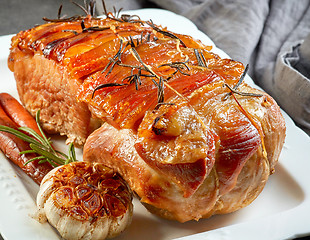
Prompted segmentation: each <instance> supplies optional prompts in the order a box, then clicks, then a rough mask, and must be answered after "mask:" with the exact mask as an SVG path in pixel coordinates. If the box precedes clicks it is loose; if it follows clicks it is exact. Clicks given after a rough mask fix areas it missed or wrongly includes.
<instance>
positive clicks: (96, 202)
mask: <svg viewBox="0 0 310 240" xmlns="http://www.w3.org/2000/svg"><path fill="white" fill-rule="evenodd" d="M37 207H38V219H39V221H44V220H45V219H46V220H47V221H48V222H49V223H50V224H51V225H52V226H53V227H55V228H56V229H57V230H58V232H59V234H60V235H61V236H62V237H63V238H64V239H67V240H79V239H83V240H84V239H85V240H86V239H92V240H101V239H106V238H112V237H115V236H117V235H119V234H120V233H121V232H122V231H124V230H125V229H126V227H127V226H128V225H129V224H130V223H131V219H132V211H133V205H132V194H131V191H130V189H129V188H128V186H127V184H126V182H125V181H124V180H123V179H122V178H121V177H120V176H119V175H118V174H116V173H114V172H113V171H112V170H111V169H110V168H107V167H105V166H104V165H103V164H99V163H86V162H73V163H70V164H67V165H63V166H59V167H57V168H55V169H53V170H52V171H50V172H49V173H48V174H47V175H46V176H45V177H44V178H43V180H42V182H41V185H40V190H39V193H38V195H37Z"/></svg>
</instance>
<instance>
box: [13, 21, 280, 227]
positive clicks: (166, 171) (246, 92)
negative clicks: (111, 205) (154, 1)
mask: <svg viewBox="0 0 310 240" xmlns="http://www.w3.org/2000/svg"><path fill="white" fill-rule="evenodd" d="M211 49H212V47H210V46H205V45H203V44H202V43H201V42H200V41H197V40H194V39H193V38H191V37H189V36H186V35H180V34H175V33H172V32H170V31H168V30H167V29H165V28H162V27H161V26H157V25H154V24H153V23H152V22H151V21H142V20H140V19H139V18H137V17H128V16H126V17H121V18H116V17H114V16H113V15H109V16H108V17H107V18H105V19H97V18H92V17H90V16H87V17H77V18H75V19H70V21H69V20H68V21H67V20H66V21H64V20H58V21H56V20H55V21H51V22H50V23H47V24H44V25H41V26H38V27H36V28H33V29H30V30H28V31H24V32H21V33H19V34H18V35H17V36H15V37H14V38H13V39H12V48H11V54H10V57H9V67H10V69H11V70H12V71H14V75H15V78H16V82H17V88H18V92H19V94H20V98H21V101H22V102H23V104H24V105H25V106H26V108H27V109H28V110H29V111H30V112H31V113H33V114H34V113H35V112H36V111H37V110H38V109H41V118H42V121H43V124H44V125H43V126H44V128H45V129H47V130H50V131H52V132H59V133H61V134H64V135H67V136H68V141H74V142H76V143H77V144H83V143H84V142H85V139H86V138H87V136H88V135H89V134H90V133H91V132H92V130H93V129H94V124H93V122H94V119H97V120H99V121H102V122H105V123H104V124H103V125H102V126H101V127H100V128H99V129H97V130H96V131H94V132H93V133H92V134H91V135H90V136H89V137H88V139H87V141H86V144H85V146H84V160H85V161H90V162H93V161H94V162H102V163H104V164H105V165H107V166H108V167H111V168H112V169H114V170H115V171H117V172H119V173H120V174H121V176H122V177H123V178H124V179H125V180H126V181H127V182H128V184H129V186H130V187H131V189H132V190H133V191H134V192H135V193H136V194H137V196H138V197H139V198H140V200H141V202H142V203H143V204H145V206H146V207H147V208H148V209H149V210H150V211H151V212H154V213H156V214H158V215H160V216H162V217H165V218H168V219H176V220H178V221H180V222H185V221H189V220H192V219H195V220H198V219H200V218H205V217H209V216H211V215H213V214H222V213H228V212H232V211H235V210H237V209H240V208H242V207H244V206H247V205H248V204H250V203H251V202H252V201H253V200H254V199H255V198H256V197H257V196H258V194H259V193H260V192H261V191H262V189H263V187H264V185H265V183H266V180H267V179H268V177H269V175H270V174H271V173H272V172H273V171H274V166H275V164H276V162H277V161H278V158H279V155H280V152H281V149H282V146H283V143H284V138H285V123H284V120H283V117H282V115H281V113H280V109H279V107H278V105H277V104H276V102H275V101H274V100H273V99H272V98H271V97H270V96H269V95H267V94H266V93H264V92H262V91H259V90H256V89H253V88H251V87H250V86H248V85H247V84H245V83H243V82H242V79H243V77H244V71H245V68H244V66H243V64H241V63H240V62H237V61H233V60H231V59H222V58H220V57H219V56H218V55H216V54H214V53H212V52H211Z"/></svg>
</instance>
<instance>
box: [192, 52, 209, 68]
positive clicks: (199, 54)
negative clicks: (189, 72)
mask: <svg viewBox="0 0 310 240" xmlns="http://www.w3.org/2000/svg"><path fill="white" fill-rule="evenodd" d="M194 53H195V56H196V58H197V61H198V66H199V67H207V63H206V59H205V56H204V55H203V54H202V52H199V51H198V50H197V49H194Z"/></svg>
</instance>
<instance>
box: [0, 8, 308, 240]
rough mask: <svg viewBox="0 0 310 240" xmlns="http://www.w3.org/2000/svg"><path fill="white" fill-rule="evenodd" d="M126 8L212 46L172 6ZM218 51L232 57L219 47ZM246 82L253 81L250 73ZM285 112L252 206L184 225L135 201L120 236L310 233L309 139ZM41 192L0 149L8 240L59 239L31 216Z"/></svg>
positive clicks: (0, 217) (0, 204) (5, 77)
mask: <svg viewBox="0 0 310 240" xmlns="http://www.w3.org/2000/svg"><path fill="white" fill-rule="evenodd" d="M128 13H130V14H137V15H139V16H140V17H141V19H143V20H149V19H152V20H153V21H154V23H156V24H161V25H162V26H167V27H168V29H169V30H172V31H174V32H177V33H182V34H188V35H191V36H193V37H195V38H197V39H200V40H201V41H202V42H203V43H205V44H208V45H213V46H214V44H213V43H212V41H211V40H210V39H209V38H208V37H207V36H206V35H205V34H203V33H202V32H200V31H199V30H198V29H197V28H196V26H195V25H194V24H193V23H192V22H190V21H189V20H188V19H186V18H184V17H182V16H179V15H176V14H174V13H171V12H169V11H165V10H160V9H142V10H136V11H131V12H128ZM11 37H12V36H3V37H0V77H1V79H0V91H1V92H8V93H10V94H12V95H13V96H14V97H16V98H17V99H18V94H17V91H16V86H15V80H14V76H13V74H12V73H11V72H10V70H9V69H8V67H7V57H8V55H9V47H10V39H11ZM214 52H216V53H217V54H219V55H220V56H221V57H228V56H227V55H226V54H225V53H224V52H223V51H221V50H220V49H218V48H216V47H215V46H214ZM246 81H247V82H248V83H250V84H251V85H254V84H253V82H252V80H251V79H250V78H249V77H248V76H247V79H246ZM283 115H284V117H285V120H286V124H287V138H286V142H285V146H284V149H283V151H282V154H281V157H280V160H279V164H278V165H277V167H276V172H275V174H273V175H272V176H271V177H270V179H269V181H268V183H267V185H266V187H265V189H264V190H263V192H262V193H261V195H260V196H259V197H258V198H257V199H256V200H255V201H254V202H253V203H252V204H251V205H250V206H248V207H246V208H244V209H241V210H239V211H237V212H235V213H231V214H227V215H222V216H213V217H211V218H209V219H203V220H200V221H199V222H195V221H191V222H187V223H183V224H182V223H177V222H174V221H168V220H163V219H160V218H158V217H156V216H153V215H151V214H150V213H148V212H147V211H146V210H145V209H144V207H143V206H142V205H141V204H140V203H139V202H138V201H137V200H134V207H135V208H134V215H133V221H132V224H131V225H130V227H129V228H128V229H127V230H126V231H125V232H124V233H122V234H121V235H120V236H119V237H117V238H116V239H118V240H120V239H135V240H138V239H148V240H153V239H154V240H155V239H156V240H158V239H172V238H182V239H229V240H231V239H238V240H240V239H285V238H292V237H293V236H302V235H304V234H308V233H310V221H309V214H310V174H309V171H310V138H309V137H308V135H306V134H305V133H304V132H303V131H301V130H300V129H299V128H297V127H296V126H295V125H294V123H293V122H292V120H291V119H290V118H289V117H288V116H287V115H286V114H285V113H283ZM55 142H56V146H58V147H61V148H65V144H64V139H62V138H60V137H56V138H55ZM81 151H82V150H80V151H79V152H78V156H79V159H81V153H82V152H81ZM37 191H38V186H37V185H36V184H35V183H33V181H32V180H31V179H30V178H28V176H26V175H25V174H24V173H23V172H21V171H20V170H19V169H18V168H16V167H15V166H13V165H12V164H10V163H9V161H8V160H7V159H6V158H5V156H4V155H3V154H1V153H0V231H1V234H2V236H3V237H4V239H8V240H15V239H23V240H34V239H49V240H52V239H60V237H59V235H58V234H57V233H56V231H55V230H54V229H53V228H52V227H51V226H50V225H49V224H47V223H46V224H39V223H38V222H36V221H35V220H34V219H33V218H32V217H31V215H32V214H34V213H35V211H36V208H35V198H36V194H37Z"/></svg>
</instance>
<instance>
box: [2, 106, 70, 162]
mask: <svg viewBox="0 0 310 240" xmlns="http://www.w3.org/2000/svg"><path fill="white" fill-rule="evenodd" d="M36 122H37V126H38V128H39V130H40V133H41V135H40V134H38V133H37V132H36V131H34V130H33V129H31V128H29V127H19V128H18V129H14V128H10V127H7V126H3V125H0V131H3V132H7V133H10V134H13V135H15V136H16V137H18V138H20V139H21V140H23V141H25V142H28V143H29V147H30V149H29V150H26V151H22V152H20V154H27V153H36V154H38V156H37V157H34V158H32V159H30V160H29V161H27V162H26V163H25V165H26V164H28V163H30V162H32V161H35V160H39V163H43V162H49V163H50V164H51V165H52V166H53V167H57V166H59V165H64V164H68V163H70V162H75V161H76V155H75V149H74V145H73V144H72V143H71V144H70V145H69V150H68V155H67V154H64V153H62V152H60V151H57V150H55V149H54V148H53V147H52V141H51V139H50V138H47V137H46V135H45V134H44V132H43V130H42V128H41V124H40V110H39V111H37V114H36Z"/></svg>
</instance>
